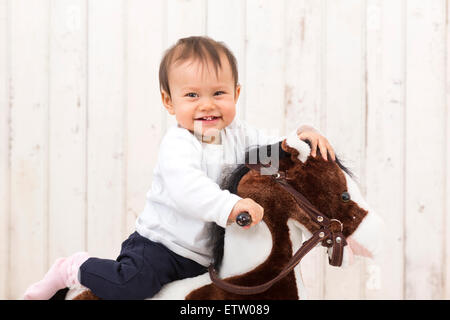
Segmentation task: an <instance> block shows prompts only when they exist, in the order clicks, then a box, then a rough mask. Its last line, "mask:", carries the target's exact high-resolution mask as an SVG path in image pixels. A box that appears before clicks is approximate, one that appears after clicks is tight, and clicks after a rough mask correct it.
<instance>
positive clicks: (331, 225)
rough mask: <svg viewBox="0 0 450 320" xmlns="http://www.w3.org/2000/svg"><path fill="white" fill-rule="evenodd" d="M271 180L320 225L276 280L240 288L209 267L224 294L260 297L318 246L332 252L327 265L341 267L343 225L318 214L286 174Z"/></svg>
mask: <svg viewBox="0 0 450 320" xmlns="http://www.w3.org/2000/svg"><path fill="white" fill-rule="evenodd" d="M246 166H247V167H248V168H250V169H252V170H256V171H258V172H260V170H261V168H262V167H267V166H265V165H262V164H246ZM271 177H272V179H273V180H274V181H276V182H277V183H278V184H279V185H280V186H281V187H282V188H283V189H284V190H286V191H287V192H288V193H289V194H290V195H291V196H292V197H293V198H294V199H295V201H296V202H297V204H298V205H299V206H300V207H301V208H302V209H303V210H304V211H305V212H306V213H307V214H308V215H309V216H310V217H311V219H312V220H313V221H314V222H315V223H316V224H318V225H319V228H318V230H316V231H315V232H314V233H313V235H312V237H311V238H310V239H308V240H307V241H305V242H303V244H302V246H301V247H300V248H299V249H298V250H297V252H296V253H295V254H294V255H293V256H292V257H291V259H290V260H289V262H288V263H287V265H286V266H285V267H284V268H283V270H282V271H281V272H280V273H279V274H278V275H277V276H276V277H275V278H273V279H272V280H269V281H267V282H265V283H263V284H260V285H256V286H239V285H234V284H231V283H229V282H226V281H224V280H222V279H220V277H219V275H218V273H217V271H216V270H215V268H214V266H213V265H210V266H209V268H208V271H209V275H210V277H211V281H212V282H213V283H214V284H215V285H216V286H218V287H219V288H221V289H223V290H225V291H228V292H231V293H236V294H240V295H251V294H258V293H262V292H264V291H266V290H268V289H269V288H270V287H271V286H272V285H273V284H275V283H276V282H278V281H279V280H281V279H283V278H284V277H285V276H286V275H288V274H289V272H291V271H292V270H293V269H294V268H295V266H297V264H298V263H299V262H300V261H301V260H302V258H303V257H304V256H305V255H306V254H307V253H308V252H309V251H311V250H312V249H313V248H314V247H315V246H316V245H318V244H319V243H322V245H323V246H325V247H328V248H332V254H331V257H329V258H328V259H329V263H330V265H332V266H338V267H339V266H341V265H342V259H343V256H344V246H345V245H347V241H346V239H345V237H344V234H343V224H342V222H340V221H339V220H337V219H330V218H328V217H327V216H325V215H324V214H322V213H321V212H320V211H319V210H317V209H316V208H315V207H314V205H312V204H311V202H309V200H308V199H306V197H305V196H304V195H303V194H301V193H300V192H299V191H297V190H296V189H294V188H293V187H292V186H291V185H290V184H289V182H288V181H287V180H288V179H287V178H286V174H285V172H283V171H278V172H277V173H275V174H273V175H271Z"/></svg>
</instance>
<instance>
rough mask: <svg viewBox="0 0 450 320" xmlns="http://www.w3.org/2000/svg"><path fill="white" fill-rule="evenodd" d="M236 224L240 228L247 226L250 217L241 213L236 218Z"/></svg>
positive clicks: (250, 221)
mask: <svg viewBox="0 0 450 320" xmlns="http://www.w3.org/2000/svg"><path fill="white" fill-rule="evenodd" d="M236 223H237V224H238V225H240V226H241V227H245V226H249V225H250V224H251V223H252V216H251V215H250V214H249V213H248V212H247V211H244V212H241V213H239V214H238V216H237V217H236Z"/></svg>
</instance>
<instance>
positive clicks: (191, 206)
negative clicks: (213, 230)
mask: <svg viewBox="0 0 450 320" xmlns="http://www.w3.org/2000/svg"><path fill="white" fill-rule="evenodd" d="M158 163H159V169H160V172H161V178H162V180H163V186H162V188H163V190H162V191H161V192H166V193H167V194H168V196H169V198H170V199H171V200H172V204H171V205H174V206H175V207H176V208H177V210H178V211H180V212H182V213H183V214H186V215H189V216H193V217H197V218H199V219H201V220H204V221H213V222H215V223H217V224H218V225H219V226H221V227H226V225H227V222H228V218H229V216H230V213H231V212H232V209H233V207H234V206H235V205H236V203H237V202H238V201H239V200H241V199H242V198H241V197H239V196H238V195H235V194H232V193H230V192H229V191H228V190H222V189H220V187H219V185H218V184H217V183H216V182H215V181H213V180H212V179H210V178H209V177H208V176H207V175H206V174H205V172H204V171H203V170H202V169H201V146H200V145H197V144H195V143H193V141H192V140H191V139H189V138H186V137H172V138H171V139H168V140H167V141H165V142H163V143H161V146H160V152H159V161H158Z"/></svg>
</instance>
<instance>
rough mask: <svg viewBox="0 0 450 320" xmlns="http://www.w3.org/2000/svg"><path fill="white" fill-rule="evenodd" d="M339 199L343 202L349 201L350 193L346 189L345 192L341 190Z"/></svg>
mask: <svg viewBox="0 0 450 320" xmlns="http://www.w3.org/2000/svg"><path fill="white" fill-rule="evenodd" d="M341 199H342V201H344V202H349V201H350V194H349V193H348V192H347V191H346V192H343V193H342V194H341Z"/></svg>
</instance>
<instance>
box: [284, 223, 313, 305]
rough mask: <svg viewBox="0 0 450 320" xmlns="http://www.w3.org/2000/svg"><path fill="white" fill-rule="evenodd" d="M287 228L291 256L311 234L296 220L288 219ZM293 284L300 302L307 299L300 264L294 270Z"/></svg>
mask: <svg viewBox="0 0 450 320" xmlns="http://www.w3.org/2000/svg"><path fill="white" fill-rule="evenodd" d="M287 225H288V228H289V238H290V240H291V243H292V254H294V253H295V252H296V251H297V250H298V249H299V248H300V246H301V245H302V243H303V242H304V241H306V240H308V239H309V238H310V237H311V236H312V234H311V232H309V231H308V229H306V228H305V227H304V226H303V225H302V224H300V223H299V222H298V221H297V220H294V219H289V220H288V222H287ZM294 275H295V283H296V285H297V293H298V297H299V299H300V300H306V299H308V294H307V292H306V288H305V285H304V284H303V278H302V271H301V262H300V263H299V264H298V265H297V266H296V267H295V268H294Z"/></svg>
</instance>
